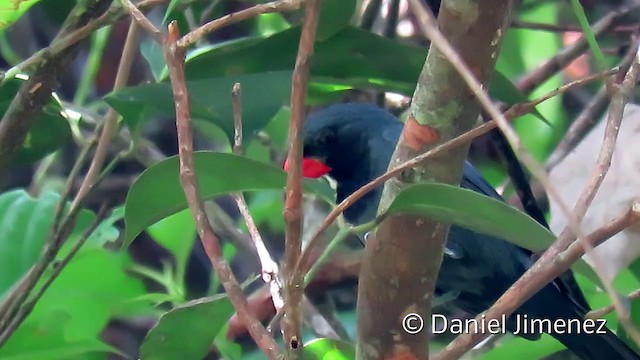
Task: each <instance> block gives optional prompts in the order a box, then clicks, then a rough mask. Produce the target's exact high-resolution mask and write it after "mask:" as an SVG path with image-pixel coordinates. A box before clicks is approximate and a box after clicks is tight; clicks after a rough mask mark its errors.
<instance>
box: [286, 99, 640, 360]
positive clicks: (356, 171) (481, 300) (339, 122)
mask: <svg viewBox="0 0 640 360" xmlns="http://www.w3.org/2000/svg"><path fill="white" fill-rule="evenodd" d="M403 126H404V124H403V123H402V122H401V121H400V120H399V119H398V118H397V117H396V116H394V115H393V114H391V113H390V112H388V111H387V110H384V109H382V108H379V107H378V106H376V105H373V104H367V103H341V104H334V105H331V106H329V107H327V108H325V109H322V110H319V111H317V112H314V113H312V114H311V115H310V116H309V117H308V118H307V120H306V121H305V124H304V126H303V129H302V141H303V162H302V167H303V169H302V175H303V176H304V177H308V178H319V177H322V176H328V177H329V178H331V179H333V180H334V181H335V183H336V184H337V185H336V202H337V203H339V202H341V201H342V200H344V199H345V198H346V197H348V196H349V195H350V194H352V193H353V192H354V191H356V190H357V189H359V188H360V187H362V186H363V185H365V184H367V183H369V182H370V181H371V180H373V179H375V178H376V177H378V176H380V175H382V174H384V173H385V172H386V171H387V168H388V166H389V161H390V160H391V156H392V154H393V152H394V150H395V148H396V144H397V142H398V139H399V137H400V134H401V132H402V129H403ZM284 168H285V171H286V170H287V169H288V163H286V162H285V164H284ZM460 186H461V187H463V188H466V189H470V190H473V191H475V192H478V193H480V194H483V195H485V196H488V197H491V198H494V199H498V200H501V201H504V200H503V199H502V197H501V196H500V195H499V194H498V193H497V192H496V191H495V189H494V188H493V187H492V186H491V185H490V184H489V183H488V182H487V181H486V180H485V179H484V178H483V177H482V175H481V174H480V172H479V171H478V170H477V169H476V168H475V167H474V166H473V165H472V164H471V163H470V162H469V161H465V163H464V169H463V177H462V180H461V183H460ZM381 195H382V187H378V188H376V189H375V190H373V191H371V192H369V193H367V194H366V195H364V196H363V197H362V198H360V199H359V200H358V201H356V202H354V203H353V204H352V205H351V206H350V207H349V208H347V209H346V210H345V211H344V218H345V220H346V221H347V222H349V223H350V224H353V225H359V224H363V223H366V222H369V221H371V220H373V219H374V218H375V216H376V212H377V208H378V203H379V201H380V197H381ZM533 262H534V254H533V253H532V252H531V251H529V250H527V249H524V248H521V247H519V246H517V245H515V244H512V243H510V242H508V241H505V240H503V239H499V238H496V237H493V236H489V235H485V234H480V233H477V232H474V231H471V230H469V229H466V228H464V227H461V226H456V225H452V226H451V227H450V230H449V234H448V238H447V242H446V245H445V251H444V255H443V261H442V264H441V267H440V272H439V275H438V279H437V282H436V290H435V291H436V295H443V294H449V295H451V294H453V295H454V296H453V299H452V300H450V302H451V303H450V304H451V305H453V306H454V307H456V308H458V309H461V310H463V311H465V312H467V313H469V314H471V315H473V316H475V315H477V314H479V313H481V312H483V311H485V310H487V309H488V308H490V307H491V305H493V303H494V302H495V301H496V300H497V299H498V298H499V297H500V295H502V293H504V292H505V291H506V290H507V289H508V288H509V287H510V286H511V285H512V284H513V283H514V282H515V281H516V280H517V279H518V278H520V276H521V275H522V274H524V272H525V271H526V270H527V269H528V268H529V267H531V266H532V265H533ZM577 291H578V292H579V290H577ZM574 292H575V290H574ZM589 310H590V309H589V306H588V304H587V302H586V300H585V299H584V296H583V295H582V294H581V293H579V294H577V295H575V293H572V291H570V290H569V289H568V286H567V284H566V282H565V281H563V280H562V279H561V278H558V279H556V280H554V281H553V282H551V283H549V284H547V285H546V286H545V287H543V288H542V289H541V290H540V291H538V292H537V293H536V294H535V295H533V296H532V297H531V298H530V299H529V300H527V301H526V302H525V303H524V304H522V305H521V306H520V307H519V308H518V309H517V310H516V311H515V312H514V314H512V315H511V316H510V317H509V318H507V321H506V329H507V330H508V331H510V332H512V333H516V335H518V336H521V337H523V338H525V339H527V340H537V339H539V338H540V336H541V333H533V334H523V333H522V331H518V324H517V319H548V320H549V321H554V322H557V321H561V320H569V319H572V320H574V324H578V323H579V322H580V321H583V319H584V315H585V314H586V313H587V312H588V311H589ZM565 323H566V322H565ZM578 330H579V329H578V328H576V329H575V330H574V331H571V332H569V331H565V332H553V331H550V334H549V335H551V336H553V337H554V338H556V339H557V340H558V341H560V342H561V343H562V344H564V345H565V347H566V348H567V349H569V350H570V351H572V352H573V353H574V354H576V355H577V356H578V357H580V358H581V359H584V360H592V359H593V360H595V359H604V358H611V357H613V358H616V359H624V360H627V359H640V356H639V355H638V353H636V352H635V351H634V350H632V349H631V348H630V347H629V346H628V345H627V344H625V343H624V342H623V341H622V340H620V339H619V338H618V337H617V336H616V335H615V334H614V333H613V332H611V330H609V329H608V328H606V326H603V329H602V331H601V333H597V334H593V333H589V334H587V332H586V331H578Z"/></svg>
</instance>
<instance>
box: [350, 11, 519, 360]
mask: <svg viewBox="0 0 640 360" xmlns="http://www.w3.org/2000/svg"><path fill="white" fill-rule="evenodd" d="M511 7H512V1H511V0H482V1H478V0H475V1H474V0H445V1H443V2H442V6H441V8H440V13H439V17H438V22H439V24H440V25H439V29H440V31H441V32H442V33H443V35H444V36H445V37H446V38H447V39H448V41H449V42H450V43H451V45H452V46H453V47H454V48H455V49H456V50H457V52H458V54H459V55H460V56H461V58H462V60H463V62H464V63H465V64H466V66H467V67H468V68H469V69H470V70H471V71H472V72H473V73H474V74H475V76H476V78H477V79H478V80H479V81H480V82H481V83H482V84H483V85H484V88H485V89H487V88H488V85H489V82H490V79H491V75H492V74H493V71H494V67H495V63H496V59H497V56H498V53H499V49H500V45H501V43H502V38H503V35H504V33H505V31H506V29H507V25H508V23H509V20H510V14H511ZM479 111H480V106H479V104H478V102H477V101H476V99H475V96H474V95H473V93H472V92H471V91H470V90H469V88H468V87H467V85H466V83H465V82H464V80H463V79H462V78H461V77H460V76H459V75H458V73H457V71H456V70H455V69H454V68H453V66H452V65H451V64H450V63H449V61H448V60H447V59H446V58H445V57H444V55H443V54H442V53H441V52H440V51H438V50H437V49H436V46H433V45H432V46H431V48H430V50H429V53H428V55H427V59H426V62H425V64H424V67H423V69H422V72H421V74H420V77H419V80H418V84H417V86H416V90H415V93H414V96H413V101H412V104H411V114H410V116H409V118H408V119H407V121H406V123H405V126H404V130H403V133H402V135H401V137H400V140H399V143H398V145H397V148H396V150H395V152H394V154H393V157H392V160H391V163H390V168H393V167H394V164H399V163H401V162H403V161H406V160H408V159H411V158H412V157H415V156H416V155H418V154H421V153H423V152H425V151H427V150H429V149H431V148H433V147H434V146H436V145H438V144H440V143H442V142H444V141H447V140H449V139H451V138H453V137H455V136H457V135H460V134H462V133H464V132H466V131H468V130H470V129H471V128H472V127H473V126H474V125H475V124H476V122H477V119H478V115H479ZM467 152H468V145H467V146H460V147H458V148H456V149H454V150H451V151H448V152H446V153H444V154H443V155H440V156H438V157H435V158H433V159H432V160H430V161H428V162H427V163H425V164H422V165H421V166H419V167H417V168H415V169H413V170H412V171H406V172H403V173H402V174H401V175H400V176H398V177H396V178H393V179H391V180H389V181H388V182H387V183H386V185H385V189H384V193H383V196H382V200H381V204H380V209H385V208H386V207H387V206H388V205H389V204H390V203H391V201H392V200H393V198H394V197H395V195H396V194H398V193H399V192H400V191H401V190H402V189H403V188H404V187H406V186H407V185H410V184H414V183H419V182H426V181H437V182H443V183H449V184H459V183H460V179H461V176H462V167H463V163H464V160H465V158H466V155H467ZM448 231H449V225H447V224H443V223H438V222H435V221H431V220H429V219H424V218H419V217H415V216H405V215H401V216H395V217H390V218H388V219H386V220H385V221H384V222H382V224H381V225H380V226H379V228H378V230H377V233H376V235H375V236H372V237H371V238H370V239H369V241H368V243H367V246H366V250H365V255H364V258H363V263H362V267H361V273H360V285H359V290H358V307H357V312H358V346H357V358H358V359H426V358H428V335H429V318H430V312H431V299H432V294H433V290H434V287H435V283H436V279H437V275H438V271H439V269H440V264H441V262H442V253H443V248H444V244H445V241H446V237H447V234H448ZM411 313H415V314H417V315H419V316H420V317H421V318H422V319H423V320H424V328H423V329H422V330H421V331H419V332H417V333H416V334H411V333H409V332H407V331H406V330H405V329H404V328H403V319H405V317H406V316H407V315H408V314H411ZM408 325H412V326H417V325H418V320H417V319H414V320H411V323H410V324H409V323H408Z"/></svg>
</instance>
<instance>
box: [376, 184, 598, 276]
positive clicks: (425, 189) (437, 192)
mask: <svg viewBox="0 0 640 360" xmlns="http://www.w3.org/2000/svg"><path fill="white" fill-rule="evenodd" d="M397 213H411V214H415V215H422V216H426V217H429V218H431V219H434V220H437V221H443V222H447V223H451V224H455V225H459V226H463V227H465V228H467V229H470V230H473V231H477V232H479V233H482V234H487V235H491V236H495V237H498V238H501V239H504V240H506V241H509V242H511V243H513V244H515V245H518V246H520V247H523V248H525V249H529V250H531V251H533V252H540V251H544V250H545V249H547V248H548V247H549V246H551V244H553V242H554V241H555V240H556V237H555V235H553V233H551V232H550V231H549V230H548V229H547V228H545V227H544V226H542V225H540V224H539V223H538V222H537V221H535V220H534V219H532V218H531V217H529V216H528V215H527V214H525V213H523V212H520V211H518V210H517V209H515V208H513V207H511V206H509V205H507V204H506V203H504V202H502V201H498V200H496V199H493V198H490V197H488V196H485V195H482V194H479V193H477V192H475V191H472V190H468V189H463V188H460V187H458V186H452V185H447V184H441V183H426V184H418V185H412V186H409V187H407V188H406V189H404V190H402V192H400V194H398V196H396V198H395V199H394V200H393V202H392V203H391V205H390V206H389V208H388V209H387V211H386V212H385V215H392V214H397ZM573 269H574V270H575V271H578V272H581V273H582V274H583V275H585V276H587V277H588V278H589V279H591V280H592V281H594V282H595V283H596V284H600V279H599V278H598V276H597V275H596V274H595V272H594V271H593V270H592V269H591V267H590V266H589V265H587V263H586V262H584V261H583V260H582V259H581V260H578V261H577V262H576V263H575V264H574V265H573Z"/></svg>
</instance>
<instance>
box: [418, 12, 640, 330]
mask: <svg viewBox="0 0 640 360" xmlns="http://www.w3.org/2000/svg"><path fill="white" fill-rule="evenodd" d="M411 4H416V5H417V2H415V1H412V2H411ZM414 11H415V12H416V14H417V16H418V18H419V20H420V24H421V25H422V28H423V30H424V31H425V32H426V33H427V35H428V36H429V38H430V39H431V40H432V44H433V45H435V46H437V47H438V49H440V50H441V51H442V52H443V54H444V55H445V56H446V57H447V59H448V60H449V61H450V62H451V63H452V65H453V66H454V67H455V68H456V69H457V70H458V72H459V73H460V75H461V76H462V78H463V79H465V82H466V83H467V85H468V86H469V87H470V88H471V89H472V90H473V92H474V95H476V97H477V98H478V100H479V102H480V103H481V104H482V106H483V107H484V108H485V110H486V111H487V112H488V113H489V114H490V115H491V116H493V117H494V118H495V119H496V120H497V123H498V127H499V128H500V130H501V131H502V133H503V134H504V136H505V137H506V139H507V140H508V141H509V143H510V144H511V147H512V148H513V149H514V151H515V152H516V154H517V155H518V157H519V158H520V160H521V161H522V162H523V163H524V164H525V165H526V166H527V168H528V169H529V171H530V172H531V174H532V175H533V176H534V177H535V178H536V179H537V180H538V181H539V182H540V184H542V186H543V187H544V188H545V190H546V191H547V194H549V196H550V197H551V198H553V199H554V200H555V201H556V203H557V204H558V206H559V207H560V208H561V209H562V211H563V212H564V213H565V214H566V216H567V217H568V220H569V226H568V227H567V229H565V231H569V229H570V231H571V232H573V233H574V234H576V235H577V237H578V241H581V239H582V238H583V237H584V234H582V230H581V229H580V223H581V219H582V217H583V216H584V214H585V212H586V210H587V208H588V206H589V205H590V204H591V200H593V197H594V196H595V193H596V192H597V190H598V188H599V187H600V184H601V183H602V180H603V179H604V176H605V175H606V172H607V171H608V168H609V165H610V163H611V156H612V155H613V149H614V147H615V142H616V139H617V135H618V130H619V125H620V121H621V119H622V111H623V109H624V105H625V104H626V102H628V100H629V97H630V92H631V89H632V88H633V86H635V81H636V80H637V77H638V70H639V67H640V54H639V55H638V58H637V59H638V61H639V62H636V63H634V65H635V66H634V65H632V67H631V69H630V70H629V72H628V73H627V77H626V78H625V80H624V83H623V85H622V86H619V87H618V93H619V94H622V96H618V97H617V98H616V100H617V101H618V102H619V104H617V105H618V106H617V107H616V108H615V112H613V110H614V108H613V107H612V109H611V112H610V115H611V114H612V113H614V114H615V119H614V118H613V117H610V119H609V122H608V125H607V130H606V132H605V134H607V135H608V136H607V135H605V142H603V146H602V152H601V157H602V160H605V159H608V160H607V161H608V162H605V163H602V166H598V170H599V173H598V176H596V177H594V179H593V182H592V183H591V185H592V186H588V187H586V188H585V191H584V192H583V197H581V199H580V200H584V203H581V201H580V200H579V201H578V204H577V205H576V208H575V209H574V212H572V211H571V209H570V208H569V207H568V206H567V204H565V202H564V200H563V199H562V197H561V196H560V194H559V192H558V190H557V189H556V188H555V187H554V186H553V184H552V183H551V181H550V180H549V174H548V173H547V172H546V171H545V169H544V167H543V166H542V165H541V164H540V163H538V162H537V161H536V160H535V159H534V158H533V156H532V155H531V154H530V153H529V152H528V151H527V150H526V149H525V148H524V146H523V145H522V142H521V141H520V138H519V136H518V134H517V133H516V132H515V130H514V129H513V128H512V127H511V125H510V124H509V123H508V122H507V120H506V119H505V118H504V116H502V114H501V113H500V111H499V110H498V108H497V107H496V106H495V105H494V104H493V103H492V102H491V99H490V98H489V96H488V95H487V94H486V93H485V92H484V91H483V90H482V86H481V85H480V83H479V82H478V81H477V80H476V78H475V76H474V75H473V73H472V72H471V70H469V69H468V68H467V67H466V66H465V64H464V63H463V62H462V59H460V56H459V55H458V54H457V52H456V51H455V49H453V48H452V47H451V45H450V44H449V43H448V41H447V40H446V39H445V38H444V36H442V34H441V33H440V31H439V30H438V28H437V25H436V21H435V19H434V18H433V15H431V14H429V12H428V11H427V10H426V9H425V8H424V7H423V6H422V5H421V4H420V5H418V6H414ZM618 115H619V118H618ZM614 124H615V125H616V126H615V127H611V125H614ZM599 160H601V159H599ZM599 163H600V162H599ZM583 246H585V248H586V249H585V250H586V251H590V250H592V248H591V246H590V245H589V243H586V242H583ZM592 261H593V262H594V264H595V266H594V270H595V271H596V273H597V274H598V276H599V277H600V278H601V279H602V280H603V285H604V287H605V290H607V293H608V294H609V296H610V297H611V298H612V300H613V302H614V304H615V305H616V309H617V310H618V311H619V314H620V319H621V322H622V323H623V325H624V324H625V322H624V321H623V319H625V318H627V317H629V316H630V315H628V311H626V310H625V309H624V307H623V306H622V304H621V303H620V301H619V296H618V294H617V293H616V291H615V289H614V288H613V285H612V283H611V281H610V279H608V278H607V277H605V276H604V274H603V272H602V270H601V269H603V268H604V267H603V266H602V259H600V257H599V256H598V254H597V253H594V254H593V255H592ZM628 323H629V324H631V323H630V322H628ZM627 330H628V331H629V333H630V336H632V337H636V335H637V337H638V340H639V341H640V332H638V331H637V329H635V328H634V327H632V326H629V328H628V329H627ZM639 343H640V342H639Z"/></svg>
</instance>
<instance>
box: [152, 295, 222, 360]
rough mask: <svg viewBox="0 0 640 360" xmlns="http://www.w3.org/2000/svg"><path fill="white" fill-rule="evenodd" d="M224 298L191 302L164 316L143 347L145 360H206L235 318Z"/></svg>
mask: <svg viewBox="0 0 640 360" xmlns="http://www.w3.org/2000/svg"><path fill="white" fill-rule="evenodd" d="M233 312H234V309H233V305H232V304H231V302H230V301H229V299H228V298H227V297H226V296H224V297H220V296H218V297H214V298H203V299H198V300H194V301H190V302H188V303H186V304H184V305H181V306H178V307H176V308H174V309H173V310H171V311H169V312H167V313H166V314H164V315H163V316H162V317H161V318H160V321H158V324H156V326H154V327H153V328H152V329H151V330H150V331H149V333H148V334H147V336H146V337H145V339H144V342H143V343H142V345H141V346H140V356H141V358H142V359H145V360H164V359H166V360H175V359H202V358H204V357H205V355H206V354H207V352H208V351H209V347H210V346H211V344H212V343H213V340H214V339H215V338H216V335H218V333H219V332H220V330H222V329H223V327H224V326H225V325H226V323H227V321H228V320H229V317H231V315H233Z"/></svg>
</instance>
